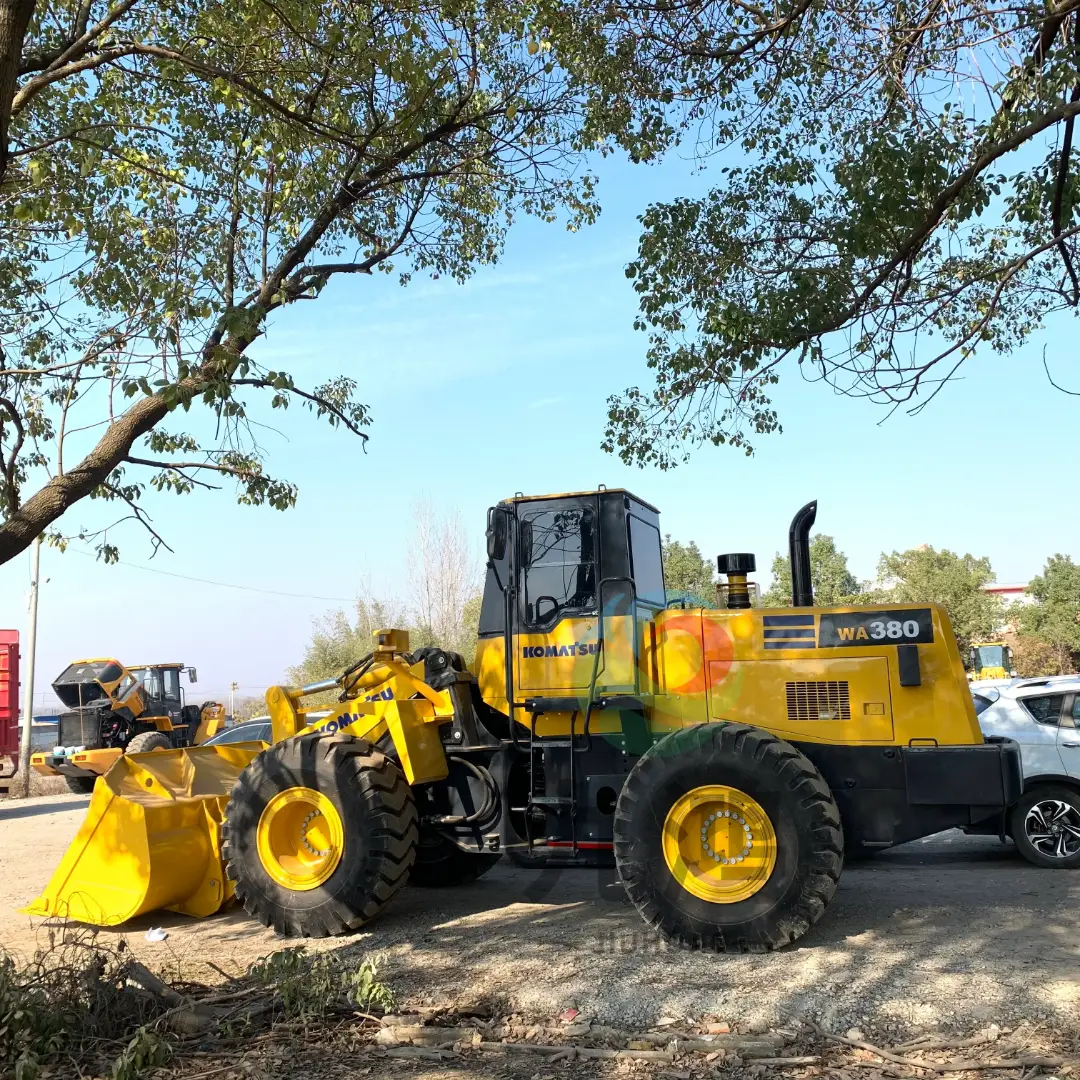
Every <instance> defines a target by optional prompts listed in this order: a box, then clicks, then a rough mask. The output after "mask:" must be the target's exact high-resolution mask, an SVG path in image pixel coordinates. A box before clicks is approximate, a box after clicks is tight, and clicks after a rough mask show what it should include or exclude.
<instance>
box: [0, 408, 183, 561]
mask: <svg viewBox="0 0 1080 1080" xmlns="http://www.w3.org/2000/svg"><path fill="white" fill-rule="evenodd" d="M168 412H169V409H168V406H167V405H166V404H165V403H164V402H163V401H162V400H161V398H160V397H158V396H157V395H154V396H152V397H145V398H143V399H142V400H141V401H137V402H136V403H135V404H134V405H132V406H131V408H130V409H128V411H127V412H126V413H124V414H123V415H122V416H121V417H120V418H119V419H118V420H115V421H114V422H113V423H112V424H110V425H109V428H108V430H107V431H106V432H105V434H104V435H103V436H102V437H101V439H100V441H99V442H98V444H97V446H95V447H94V449H93V450H91V451H90V453H89V454H87V455H86V457H85V458H83V460H82V461H80V462H79V464H78V465H76V466H75V468H74V469H71V470H69V471H68V472H66V473H64V475H63V476H56V477H53V479H52V480H50V481H49V482H48V483H47V484H46V485H45V486H44V487H43V488H42V489H41V490H40V491H39V492H38V493H37V494H36V495H34V496H33V498H31V499H28V500H27V501H26V502H25V503H24V504H23V505H22V506H21V507H20V508H19V509H18V510H15V511H13V512H12V513H11V515H10V516H9V517H8V519H7V520H6V521H5V522H4V523H3V524H2V525H0V565H2V564H3V563H6V562H8V561H10V560H11V559H13V558H14V557H15V556H16V555H18V554H19V553H20V552H22V551H25V550H26V549H27V548H28V547H29V546H30V544H32V543H33V541H34V537H35V536H40V535H41V533H42V532H44V530H45V529H47V528H48V527H49V526H50V525H51V524H52V523H53V522H54V521H56V520H57V519H58V518H59V517H60V516H61V514H63V513H64V511H65V510H67V509H69V508H70V507H72V506H74V505H75V503H77V502H78V501H79V500H80V499H84V498H86V496H87V495H89V494H90V492H92V491H93V490H94V488H96V487H97V486H98V485H99V484H101V483H103V482H104V481H105V479H106V478H107V477H108V475H109V473H111V472H112V471H113V469H115V468H116V466H117V465H119V464H120V463H121V462H122V461H123V460H124V458H125V457H127V455H128V453H129V452H130V450H131V447H132V446H133V445H134V443H135V440H136V439H138V438H140V437H141V436H143V435H145V434H146V433H147V432H148V431H149V430H150V429H151V428H153V427H154V426H155V425H156V424H158V423H160V422H161V421H162V420H163V419H164V418H165V416H167V415H168Z"/></svg>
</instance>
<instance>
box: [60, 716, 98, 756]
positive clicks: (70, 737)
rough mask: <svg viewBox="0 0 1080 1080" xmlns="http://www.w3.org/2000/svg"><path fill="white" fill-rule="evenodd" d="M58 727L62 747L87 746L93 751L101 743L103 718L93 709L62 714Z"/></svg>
mask: <svg viewBox="0 0 1080 1080" xmlns="http://www.w3.org/2000/svg"><path fill="white" fill-rule="evenodd" d="M58 726H59V729H60V730H59V732H58V735H59V745H60V746H85V747H86V748H87V749H88V750H93V749H96V748H97V747H98V746H99V744H100V742H101V717H100V714H99V713H97V712H96V711H94V710H92V709H87V710H83V711H82V712H66V713H61V714H60V722H59V725H58Z"/></svg>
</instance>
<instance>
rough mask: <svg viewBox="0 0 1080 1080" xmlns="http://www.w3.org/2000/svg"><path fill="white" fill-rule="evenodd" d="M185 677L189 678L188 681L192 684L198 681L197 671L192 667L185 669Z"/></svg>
mask: <svg viewBox="0 0 1080 1080" xmlns="http://www.w3.org/2000/svg"><path fill="white" fill-rule="evenodd" d="M187 677H188V678H189V679H190V680H191V681H192V682H198V681H199V678H198V672H197V671H196V670H195V669H194V668H193V667H189V668H188V669H187Z"/></svg>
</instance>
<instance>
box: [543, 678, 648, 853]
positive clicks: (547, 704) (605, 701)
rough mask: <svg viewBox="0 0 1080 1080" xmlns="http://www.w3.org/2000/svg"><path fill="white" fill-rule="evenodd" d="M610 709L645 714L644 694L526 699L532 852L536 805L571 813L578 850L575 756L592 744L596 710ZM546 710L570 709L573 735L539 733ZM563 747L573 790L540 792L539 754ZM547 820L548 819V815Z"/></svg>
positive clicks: (573, 843) (572, 836) (573, 848)
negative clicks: (581, 720)
mask: <svg viewBox="0 0 1080 1080" xmlns="http://www.w3.org/2000/svg"><path fill="white" fill-rule="evenodd" d="M606 709H618V710H620V711H622V712H638V713H641V714H642V716H644V712H645V704H644V702H643V701H642V700H641V698H640V697H637V696H636V695H628V694H601V695H599V696H597V697H595V698H591V697H590V698H584V699H582V698H577V697H533V698H526V699H525V711H526V712H527V713H528V714H529V741H528V744H527V751H526V752H527V753H528V755H529V797H528V799H527V800H526V806H525V836H526V840H527V841H528V845H529V853H530V854H531V853H532V851H533V848H534V847H535V845H536V841H535V840H534V838H533V835H532V831H531V829H530V824H529V823H530V820H531V817H532V811H533V810H534V809H539V810H544V811H549V810H550V811H553V812H554V813H556V814H563V813H565V814H567V815H568V820H569V823H570V841H571V848H570V850H571V855H572V856H573V857H576V856H577V854H578V837H577V816H578V815H577V803H576V796H575V792H576V791H577V774H576V771H575V760H576V758H577V755H578V754H580V753H584V752H586V751H588V750H589V749H591V747H592V735H591V733H590V730H589V724H590V721H591V720H592V714H593V713H594V712H598V711H601V710H606ZM545 713H569V714H570V735H569V737H567V736H565V735H540V734H538V733H537V730H536V727H537V721H538V720H539V718H540V717H541V716H543V715H544V714H545ZM582 713H583V714H584V723H583V724H582V730H581V731H580V732H578V731H577V730H576V727H577V718H578V715H579V714H582ZM555 749H563V750H569V751H570V756H569V759H568V760H569V775H568V777H567V786H568V787H569V792H568V793H567V794H559V795H548V794H544V795H537V794H536V756H537V752H538V751H539V752H540V753H541V754H543V751H544V750H555ZM547 786H548V784H547V775H546V771H545V789H546V788H547ZM545 820H546V819H545Z"/></svg>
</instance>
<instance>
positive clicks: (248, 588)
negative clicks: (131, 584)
mask: <svg viewBox="0 0 1080 1080" xmlns="http://www.w3.org/2000/svg"><path fill="white" fill-rule="evenodd" d="M71 550H72V552H73V553H74V554H75V555H83V556H85V557H86V558H88V559H95V561H96V556H94V555H91V554H90V552H89V551H79V550H77V549H75V548H72V549H71ZM116 565H118V566H126V567H127V568H128V569H129V570H145V571H146V572H147V573H148V574H161V575H163V576H164V577H171V578H179V579H180V580H181V581H197V582H198V583H199V584H200V585H215V586H217V587H218V588H219V589H239V590H240V591H241V592H253V593H263V594H264V595H266V596H289V597H292V598H293V599H294V600H329V601H332V602H334V603H339V604H351V603H353V602H354V601H355V600H356V597H355V596H315V595H314V594H312V593H294V592H282V591H281V590H279V589H257V588H256V587H255V586H254V585H235V584H233V582H231V581H211V580H210V579H209V578H198V577H191V576H190V575H188V574H177V573H174V572H173V571H172V570H159V569H157V567H155V566H139V565H138V563H129V562H124V561H123V560H121V559H117V560H116Z"/></svg>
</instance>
